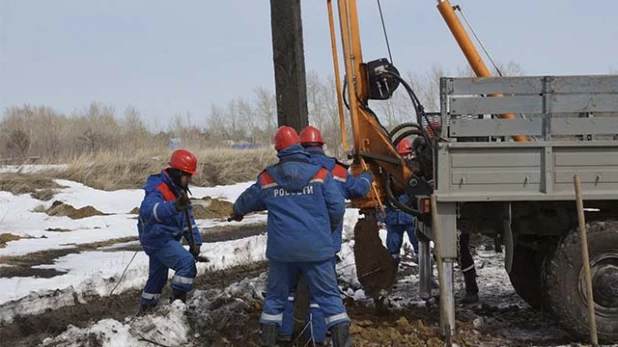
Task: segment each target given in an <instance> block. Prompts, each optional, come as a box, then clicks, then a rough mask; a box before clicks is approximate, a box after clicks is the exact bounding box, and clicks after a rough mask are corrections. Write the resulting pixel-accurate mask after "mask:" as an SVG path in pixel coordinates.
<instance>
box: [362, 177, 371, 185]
mask: <svg viewBox="0 0 618 347" xmlns="http://www.w3.org/2000/svg"><path fill="white" fill-rule="evenodd" d="M361 180H365V181H367V183H369V184H371V182H370V181H369V179H367V177H361Z"/></svg>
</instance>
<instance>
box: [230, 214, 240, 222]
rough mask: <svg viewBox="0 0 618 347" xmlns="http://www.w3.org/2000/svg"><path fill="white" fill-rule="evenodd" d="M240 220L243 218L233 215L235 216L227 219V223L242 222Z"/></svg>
mask: <svg viewBox="0 0 618 347" xmlns="http://www.w3.org/2000/svg"><path fill="white" fill-rule="evenodd" d="M242 219H243V216H239V215H235V214H233V215H231V216H229V217H227V221H228V222H231V221H235V222H240V221H242Z"/></svg>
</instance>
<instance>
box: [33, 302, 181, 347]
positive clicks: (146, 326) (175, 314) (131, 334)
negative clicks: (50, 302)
mask: <svg viewBox="0 0 618 347" xmlns="http://www.w3.org/2000/svg"><path fill="white" fill-rule="evenodd" d="M161 311H163V312H161ZM161 311H160V313H161V315H156V316H155V315H146V316H141V317H136V318H134V319H128V321H126V322H125V323H121V322H119V321H117V320H115V319H103V320H100V321H98V322H97V323H95V324H93V325H91V326H89V327H87V328H83V329H80V328H77V327H75V326H72V325H70V326H69V328H68V329H67V330H66V331H65V332H64V333H62V334H61V335H59V336H57V337H55V338H47V339H45V340H44V341H43V343H42V344H41V346H43V347H45V346H54V347H81V346H84V345H100V346H103V347H116V346H136V347H141V346H144V347H146V346H152V345H153V344H152V343H151V342H150V341H153V342H156V343H158V344H161V345H163V346H180V345H184V344H186V343H187V342H188V340H189V325H188V324H187V318H186V316H185V311H186V306H185V305H184V304H183V303H181V302H180V301H178V300H177V301H175V302H174V303H173V304H172V305H169V306H165V307H164V308H162V309H161Z"/></svg>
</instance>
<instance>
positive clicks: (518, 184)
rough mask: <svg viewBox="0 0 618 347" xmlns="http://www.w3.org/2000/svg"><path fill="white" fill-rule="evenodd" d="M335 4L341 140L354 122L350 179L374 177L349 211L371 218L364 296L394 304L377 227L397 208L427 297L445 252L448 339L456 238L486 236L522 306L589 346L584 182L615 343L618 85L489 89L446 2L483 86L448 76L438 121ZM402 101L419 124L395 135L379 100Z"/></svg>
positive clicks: (365, 221) (348, 8) (362, 262)
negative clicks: (412, 228)
mask: <svg viewBox="0 0 618 347" xmlns="http://www.w3.org/2000/svg"><path fill="white" fill-rule="evenodd" d="M337 4H338V14H339V18H338V19H339V24H340V37H341V44H342V49H341V50H342V52H343V62H344V71H345V75H344V82H343V83H342V82H341V80H340V76H339V75H340V73H339V66H338V64H339V62H338V47H337V42H336V38H335V34H334V33H335V20H334V16H333V9H332V3H331V0H327V6H328V10H329V11H328V12H329V23H330V29H331V40H332V42H331V43H332V46H333V63H334V70H335V78H336V82H337V95H338V101H339V114H340V117H341V123H342V129H341V131H342V134H343V133H345V119H347V118H348V117H346V115H345V113H346V112H348V113H349V121H350V122H351V128H352V140H353V148H352V149H351V151H350V158H351V159H352V160H353V163H352V165H351V170H352V172H353V173H355V172H360V171H362V170H366V169H369V170H371V171H372V172H373V173H374V175H375V178H376V179H375V181H374V184H373V187H372V189H371V191H370V193H369V195H368V196H367V197H365V198H358V199H353V200H352V206H354V207H356V208H358V209H359V210H360V212H361V214H362V215H363V217H362V218H360V219H359V221H358V223H357V225H356V227H355V230H354V232H355V246H354V247H355V260H356V267H357V274H358V278H359V281H360V282H361V284H362V285H363V286H364V287H365V290H366V291H367V292H368V293H371V294H372V295H374V296H375V297H380V296H384V293H385V292H388V290H389V288H390V286H392V284H393V283H394V280H395V275H394V274H395V270H394V265H393V262H392V259H391V257H390V255H389V254H388V252H387V251H386V249H385V248H384V247H383V245H382V243H381V241H380V239H379V237H378V228H377V225H376V222H375V221H376V216H377V215H378V214H379V213H380V211H381V210H382V208H383V206H384V205H385V204H391V205H393V206H395V207H397V208H399V209H401V210H404V211H406V212H408V213H410V214H413V215H415V216H416V217H417V221H418V228H417V235H418V238H419V241H420V244H419V246H420V252H419V253H420V254H419V268H420V283H419V285H420V287H421V288H420V293H421V296H423V297H425V298H427V297H429V296H430V295H431V272H432V260H431V255H430V242H431V241H433V242H434V243H435V245H436V247H435V258H436V261H437V263H438V264H437V265H438V274H439V280H440V281H439V282H440V296H439V299H440V306H441V328H442V333H443V334H444V336H446V337H450V336H452V335H453V334H454V333H455V300H454V293H453V271H454V270H453V268H454V263H455V262H456V261H457V258H458V249H457V248H458V242H457V238H458V234H459V233H481V234H486V235H490V236H492V237H494V238H495V239H496V240H498V242H499V243H500V245H502V246H503V247H504V250H505V252H504V253H505V269H506V271H507V272H508V274H509V278H510V280H511V283H512V285H513V288H514V289H515V291H516V292H517V293H518V294H519V295H520V296H521V297H522V299H523V300H525V301H526V302H527V303H528V304H530V305H531V306H532V307H534V308H537V309H539V310H543V311H546V312H549V313H550V314H551V315H552V316H553V317H555V319H556V320H558V321H559V322H560V323H561V324H562V326H563V327H564V328H565V329H566V330H567V331H569V332H571V333H572V334H573V335H574V336H576V337H577V338H582V339H584V338H585V337H586V336H588V335H589V333H590V328H589V327H590V325H589V323H590V322H589V319H588V314H587V312H588V305H587V294H586V291H585V288H586V286H585V283H584V277H583V276H584V275H583V274H584V270H583V269H584V265H585V264H583V262H582V257H581V245H580V242H581V240H580V238H579V236H578V233H577V228H578V219H577V211H576V204H575V200H574V199H575V191H574V188H573V177H574V175H575V174H577V175H579V177H581V182H582V188H583V197H584V199H585V207H586V210H585V218H586V220H587V229H588V234H587V239H588V249H589V259H590V262H589V266H590V270H591V278H592V288H593V302H594V306H595V319H596V325H597V330H598V337H599V340H600V341H602V342H615V341H617V340H618V76H615V75H587V76H523V77H492V76H491V75H490V74H489V70H488V69H487V67H486V66H485V65H484V63H483V61H482V59H481V58H480V55H479V54H478V52H477V51H476V49H475V48H474V45H473V44H472V43H471V41H470V39H469V37H468V36H467V34H466V32H465V30H463V27H462V26H461V23H460V22H459V21H458V19H457V16H456V15H455V13H454V11H453V7H452V6H451V5H450V3H449V2H448V0H440V1H438V9H439V11H440V13H441V14H442V16H443V17H444V19H445V21H446V23H447V25H448V26H449V28H450V29H451V32H452V33H453V35H454V36H455V38H456V40H457V42H458V43H459V45H460V47H461V48H462V50H463V52H464V54H465V56H466V58H467V59H468V61H469V62H470V64H471V66H472V68H473V70H474V71H475V72H476V74H477V76H478V77H470V78H454V77H442V78H441V79H440V111H439V112H437V113H428V112H425V110H424V108H423V105H422V104H421V103H420V101H419V99H418V98H417V97H416V95H415V93H414V90H413V89H412V88H411V87H410V86H409V84H408V83H406V81H405V80H404V79H403V78H402V77H401V76H400V75H399V72H398V70H397V68H396V67H395V66H393V65H392V64H391V62H389V61H388V59H377V60H373V61H368V62H365V61H363V58H362V50H361V42H360V30H359V23H358V16H357V11H356V0H338V2H337ZM341 86H343V87H342V88H341ZM397 89H404V90H405V92H407V93H408V95H409V96H410V101H411V105H412V109H413V111H414V112H415V114H416V117H415V118H412V119H411V120H410V122H407V123H404V124H401V125H399V126H397V127H395V128H394V129H393V130H392V131H390V132H389V131H387V130H386V128H385V127H384V126H382V124H381V122H380V120H379V118H378V117H377V116H376V114H375V113H374V112H373V111H372V110H371V108H370V106H369V103H368V101H369V100H387V99H388V98H390V97H391V96H392V94H393V93H394V92H395V90H397ZM406 137H415V138H416V139H417V141H415V142H416V146H415V148H414V159H413V161H412V163H411V164H408V163H406V162H404V160H403V159H402V158H401V157H400V156H399V155H398V153H397V151H396V150H395V148H396V145H397V143H398V142H399V141H401V140H402V139H403V138H406ZM343 140H344V141H345V138H344V139H343ZM400 194H407V195H408V196H409V197H410V198H411V199H410V200H409V201H410V203H409V204H408V205H406V204H403V203H401V202H400V201H398V199H397V198H396V197H397V196H398V195H400ZM367 250H372V252H367ZM368 254H371V256H368Z"/></svg>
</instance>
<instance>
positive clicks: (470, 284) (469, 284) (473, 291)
mask: <svg viewBox="0 0 618 347" xmlns="http://www.w3.org/2000/svg"><path fill="white" fill-rule="evenodd" d="M463 275H464V282H465V284H466V295H465V296H464V297H463V298H462V299H461V301H460V302H461V303H462V304H473V303H475V302H478V301H479V286H478V284H477V283H476V269H475V268H472V269H470V270H468V271H466V272H464V273H463Z"/></svg>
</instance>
